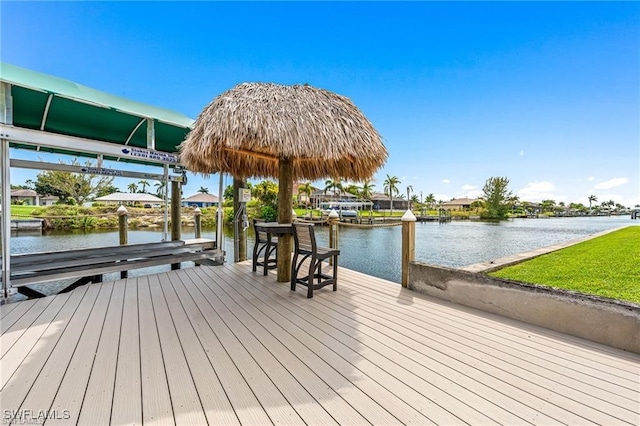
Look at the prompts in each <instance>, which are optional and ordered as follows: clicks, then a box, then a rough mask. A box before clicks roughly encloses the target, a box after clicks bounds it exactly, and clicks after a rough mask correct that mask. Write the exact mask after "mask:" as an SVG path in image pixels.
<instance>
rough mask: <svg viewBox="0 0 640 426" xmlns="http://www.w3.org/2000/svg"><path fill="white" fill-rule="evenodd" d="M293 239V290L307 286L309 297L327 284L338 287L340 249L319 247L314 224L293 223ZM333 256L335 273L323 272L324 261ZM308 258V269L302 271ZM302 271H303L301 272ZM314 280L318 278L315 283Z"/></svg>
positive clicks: (334, 287) (335, 288)
mask: <svg viewBox="0 0 640 426" xmlns="http://www.w3.org/2000/svg"><path fill="white" fill-rule="evenodd" d="M293 240H294V243H295V248H294V254H293V262H292V264H291V290H292V291H296V285H297V284H301V285H304V286H306V287H307V298H311V297H313V290H317V289H319V288H322V287H324V286H327V285H332V286H333V291H336V290H337V289H338V255H340V250H337V249H332V248H325V247H318V245H317V244H316V236H315V233H314V231H313V224H307V223H305V224H302V223H294V224H293ZM330 258H333V274H332V275H329V274H326V273H323V272H322V261H323V260H325V259H330ZM307 259H308V269H307V270H306V273H305V271H304V270H303V271H301V269H303V266H306V265H303V264H304V263H305V260H307ZM301 272H302V273H301ZM314 280H317V282H316V283H314Z"/></svg>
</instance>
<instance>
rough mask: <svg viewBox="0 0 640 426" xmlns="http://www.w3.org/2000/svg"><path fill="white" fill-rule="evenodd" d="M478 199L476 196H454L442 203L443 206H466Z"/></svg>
mask: <svg viewBox="0 0 640 426" xmlns="http://www.w3.org/2000/svg"><path fill="white" fill-rule="evenodd" d="M475 201H478V199H477V198H454V199H453V200H450V201H445V202H444V203H442V205H443V206H467V205H470V204H472V203H473V202H475Z"/></svg>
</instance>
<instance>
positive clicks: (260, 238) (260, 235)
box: [253, 219, 267, 243]
mask: <svg viewBox="0 0 640 426" xmlns="http://www.w3.org/2000/svg"><path fill="white" fill-rule="evenodd" d="M265 222H266V221H265V220H264V219H253V230H254V231H255V233H256V242H260V243H266V242H267V233H266V232H265V231H260V230H258V227H257V226H256V224H261V223H265Z"/></svg>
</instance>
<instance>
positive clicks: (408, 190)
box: [407, 185, 413, 210]
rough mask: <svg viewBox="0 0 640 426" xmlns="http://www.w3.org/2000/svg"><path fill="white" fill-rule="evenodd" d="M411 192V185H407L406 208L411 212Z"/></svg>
mask: <svg viewBox="0 0 640 426" xmlns="http://www.w3.org/2000/svg"><path fill="white" fill-rule="evenodd" d="M411 191H413V185H407V206H408V207H409V210H411Z"/></svg>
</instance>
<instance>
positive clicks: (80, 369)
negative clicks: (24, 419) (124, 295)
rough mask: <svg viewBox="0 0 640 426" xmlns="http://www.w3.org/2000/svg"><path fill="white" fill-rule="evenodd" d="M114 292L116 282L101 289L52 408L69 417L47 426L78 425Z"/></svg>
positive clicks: (53, 420) (55, 420)
mask: <svg viewBox="0 0 640 426" xmlns="http://www.w3.org/2000/svg"><path fill="white" fill-rule="evenodd" d="M112 292H113V282H108V283H104V284H103V285H101V286H100V293H99V294H98V297H97V298H96V302H95V304H94V305H93V309H92V310H91V314H90V315H89V319H88V320H87V323H86V325H85V327H84V330H83V332H82V335H81V336H80V339H79V340H78V345H77V346H76V348H75V350H74V352H73V356H72V358H71V361H70V362H69V364H68V365H67V367H66V371H65V373H64V377H63V378H62V382H61V384H60V387H59V388H58V390H57V393H56V395H55V398H54V400H53V403H52V404H51V410H53V411H54V412H58V413H61V412H63V410H68V416H55V418H54V419H51V420H49V421H47V424H48V423H51V424H56V423H62V424H75V423H76V422H77V420H78V416H79V414H80V407H81V406H82V400H83V399H84V395H85V392H86V389H87V384H88V383H89V378H90V376H91V371H92V369H93V365H94V361H95V354H96V351H97V348H98V344H99V342H100V337H101V336H102V329H103V327H104V323H105V317H106V314H107V309H108V307H109V300H110V299H111V293H112ZM34 403H35V402H34ZM32 407H35V406H32ZM65 417H68V418H65Z"/></svg>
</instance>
